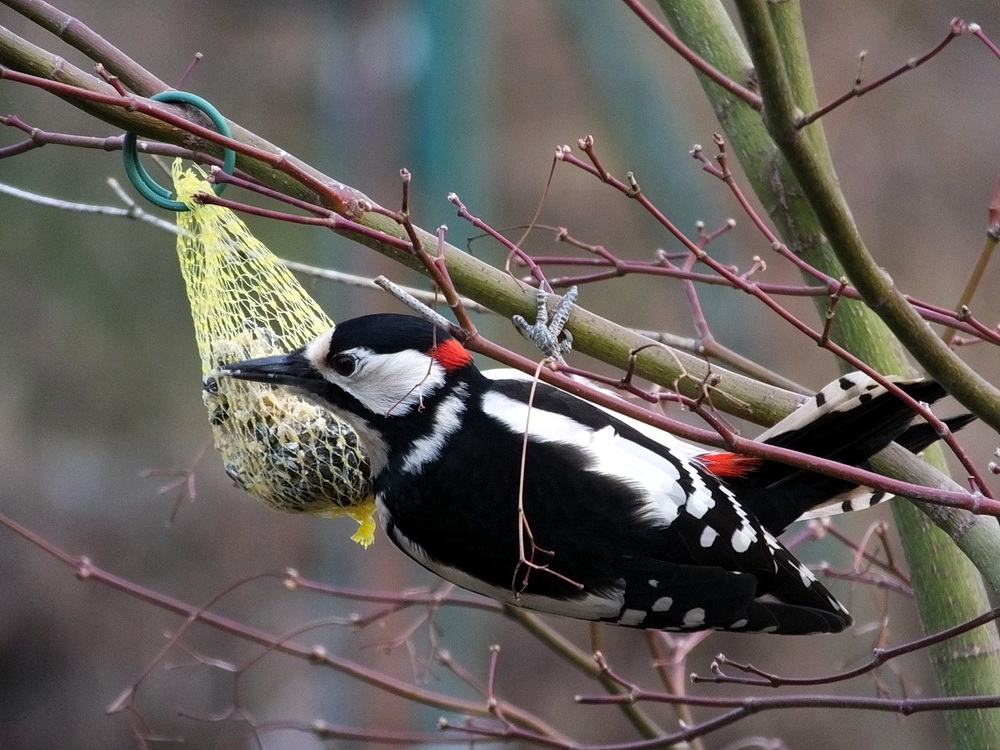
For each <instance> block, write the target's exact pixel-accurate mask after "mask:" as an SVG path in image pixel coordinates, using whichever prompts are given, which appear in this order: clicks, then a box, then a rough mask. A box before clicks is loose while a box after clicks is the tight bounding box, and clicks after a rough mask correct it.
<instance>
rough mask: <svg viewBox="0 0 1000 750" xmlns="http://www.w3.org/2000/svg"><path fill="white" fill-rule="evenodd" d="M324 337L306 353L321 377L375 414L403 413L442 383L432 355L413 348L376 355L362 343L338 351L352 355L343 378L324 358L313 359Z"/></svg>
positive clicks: (436, 363)
mask: <svg viewBox="0 0 1000 750" xmlns="http://www.w3.org/2000/svg"><path fill="white" fill-rule="evenodd" d="M324 337H327V335H326V334H324V335H323V336H321V337H320V338H319V339H317V340H316V341H314V342H313V343H312V344H310V345H309V348H308V349H306V356H307V357H309V360H310V361H311V362H312V363H313V364H315V365H317V367H318V368H319V369H320V371H321V372H322V373H323V377H324V378H326V379H327V380H328V381H330V382H331V383H333V385H335V386H337V387H338V388H340V389H341V390H342V391H344V392H345V393H347V394H348V395H350V396H353V397H354V398H356V399H357V400H358V401H360V402H361V403H362V404H363V405H364V406H365V407H366V408H367V409H368V410H369V411H371V412H372V413H374V414H378V415H380V416H383V417H388V416H393V417H403V416H406V415H407V414H409V413H410V412H412V411H413V410H414V409H416V408H418V407H419V406H420V404H421V402H422V401H423V399H424V398H427V397H429V396H430V395H432V394H433V393H434V392H435V391H437V389H438V388H440V387H441V386H442V385H443V384H444V380H445V371H444V368H443V367H441V365H440V364H439V363H438V362H437V361H435V360H434V358H433V357H430V356H428V355H426V354H424V353H423V352H418V351H415V350H412V349H406V350H404V351H401V352H393V353H392V354H376V353H375V352H373V351H372V350H371V349H368V348H366V347H362V346H358V347H355V348H353V349H348V350H346V351H343V352H340V353H341V354H348V355H351V356H353V357H354V358H355V359H356V361H357V367H356V368H355V370H354V372H353V373H351V374H350V375H348V376H346V377H345V376H343V375H339V374H337V373H336V372H334V371H333V370H331V369H330V367H329V366H328V365H327V364H326V362H325V361H322V363H321V364H318V363H317V362H316V357H317V356H321V355H320V354H319V352H321V351H323V349H322V346H323V338H324ZM327 338H328V337H327Z"/></svg>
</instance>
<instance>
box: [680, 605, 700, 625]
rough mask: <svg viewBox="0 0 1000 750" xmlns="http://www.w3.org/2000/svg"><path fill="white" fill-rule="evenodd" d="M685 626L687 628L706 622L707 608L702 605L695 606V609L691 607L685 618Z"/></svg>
mask: <svg viewBox="0 0 1000 750" xmlns="http://www.w3.org/2000/svg"><path fill="white" fill-rule="evenodd" d="M683 624H684V627H686V628H696V627H698V626H699V625H704V624H705V610H704V609H702V608H701V607H695V608H694V609H689V610H688V611H687V614H686V615H684V620H683Z"/></svg>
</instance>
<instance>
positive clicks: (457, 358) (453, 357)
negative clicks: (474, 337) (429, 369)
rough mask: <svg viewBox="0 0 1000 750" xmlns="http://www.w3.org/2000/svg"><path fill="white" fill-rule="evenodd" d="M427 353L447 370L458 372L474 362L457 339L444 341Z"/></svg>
mask: <svg viewBox="0 0 1000 750" xmlns="http://www.w3.org/2000/svg"><path fill="white" fill-rule="evenodd" d="M427 353H428V354H430V355H431V356H432V357H433V358H434V359H436V360H437V361H438V362H440V363H441V366H442V367H443V368H444V369H446V370H457V369H458V368H459V367H465V366H466V365H467V364H469V363H470V362H471V361H472V355H471V354H469V352H468V350H467V349H466V348H465V347H464V346H462V345H461V344H460V343H458V342H457V341H456V340H455V339H448V340H447V341H442V342H441V343H440V344H438V345H437V346H435V347H434V348H433V349H431V350H430V351H429V352H427Z"/></svg>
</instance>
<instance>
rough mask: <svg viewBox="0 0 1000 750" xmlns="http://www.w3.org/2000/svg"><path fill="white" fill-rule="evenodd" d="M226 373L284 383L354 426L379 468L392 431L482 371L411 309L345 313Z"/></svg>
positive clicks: (444, 334)
mask: <svg viewBox="0 0 1000 750" xmlns="http://www.w3.org/2000/svg"><path fill="white" fill-rule="evenodd" d="M219 373H220V374H222V375H228V376H230V377H234V378H240V379H242V380H253V381H257V382H261V383H270V384H273V385H283V386H287V387H289V388H292V389H293V390H295V391H297V392H298V393H300V394H302V395H303V396H305V397H306V398H308V399H309V400H311V401H312V402H314V403H317V404H319V405H321V406H324V407H326V408H328V409H330V410H331V411H333V412H334V413H336V414H337V415H338V416H340V417H342V418H343V419H345V420H346V421H348V422H349V423H351V425H352V426H354V427H355V429H356V430H357V432H358V434H359V435H360V437H361V439H362V441H363V442H364V443H365V447H366V448H367V449H368V451H369V453H370V458H371V459H372V464H373V467H372V468H373V470H374V471H375V473H377V472H378V469H379V466H378V464H379V463H380V459H381V458H382V456H381V455H380V454H383V453H384V446H385V441H386V439H387V432H389V431H391V430H392V429H393V426H394V424H400V423H405V422H408V421H410V420H409V419H408V418H411V417H413V416H414V415H416V414H418V413H420V412H421V411H423V410H424V408H425V407H426V406H427V405H429V404H432V403H433V402H435V401H436V400H437V399H439V398H440V396H441V395H442V394H443V393H445V392H446V391H449V390H451V387H452V386H453V385H454V384H455V383H456V382H459V381H461V380H463V379H466V378H468V377H474V375H472V373H477V374H478V371H477V370H476V368H475V365H473V364H472V355H471V354H470V353H469V352H468V351H467V350H466V349H465V347H463V346H462V345H461V344H460V343H459V342H458V341H457V340H456V339H455V338H454V337H452V336H451V335H450V334H449V333H448V332H447V331H445V330H444V329H442V328H438V327H436V326H434V325H433V324H431V323H428V322H427V321H425V320H422V319H421V318H416V317H413V316H410V315H390V314H383V315H365V316H362V317H359V318H353V319H351V320H345V321H344V322H342V323H340V324H339V325H337V326H336V327H334V328H331V329H330V330H329V331H326V332H325V333H323V334H321V335H319V336H318V337H317V338H315V339H314V340H313V341H312V342H310V343H309V344H306V345H305V346H303V347H299V348H298V349H295V350H294V351H291V352H289V353H288V354H283V355H279V356H276V357H262V358H260V359H249V360H245V361H243V362H234V363H232V364H227V365H223V366H222V367H220V368H219Z"/></svg>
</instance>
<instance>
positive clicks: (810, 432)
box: [220, 315, 968, 634]
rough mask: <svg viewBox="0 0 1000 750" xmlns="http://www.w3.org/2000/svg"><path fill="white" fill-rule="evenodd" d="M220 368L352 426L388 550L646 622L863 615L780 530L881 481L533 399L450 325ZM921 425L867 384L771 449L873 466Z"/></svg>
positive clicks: (836, 624) (790, 423)
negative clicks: (290, 393)
mask: <svg viewBox="0 0 1000 750" xmlns="http://www.w3.org/2000/svg"><path fill="white" fill-rule="evenodd" d="M220 374H222V375H229V376H231V377H236V378H242V379H245V380H254V381H260V382H265V383H272V384H274V385H281V386H287V387H290V388H292V389H294V390H295V391H298V392H299V393H301V394H304V395H305V396H307V397H308V398H310V399H311V400H312V401H314V402H316V403H318V404H320V405H322V406H325V407H327V408H328V409H330V410H331V411H333V412H334V413H336V414H337V415H339V416H341V417H342V418H343V419H344V420H346V421H348V422H349V423H351V424H352V425H353V426H354V428H355V429H356V431H357V433H358V435H359V436H360V438H361V440H362V442H363V444H364V446H365V448H366V450H367V452H368V455H369V458H370V461H371V468H372V479H373V483H374V488H375V493H376V502H377V504H378V507H379V511H380V516H381V520H382V523H383V526H384V528H385V530H386V532H387V533H388V535H389V537H390V539H392V541H393V542H394V543H395V544H396V545H397V546H398V547H399V548H400V549H401V550H402V551H403V552H405V553H406V554H407V555H409V556H410V557H412V558H413V559H414V560H416V561H417V562H419V563H420V564H421V565H423V566H425V567H426V568H428V569H430V570H431V571H433V572H434V573H436V574H438V575H440V576H441V577H443V578H446V579H448V580H449V581H452V582H454V583H456V584H458V585H459V586H462V587H463V588H467V589H470V590H472V591H476V592H479V593H481V594H485V595H487V596H490V597H493V598H494V599H497V600H499V601H502V602H508V603H512V604H517V605H520V606H524V607H527V608H530V609H534V610H538V611H542V612H549V613H553V614H557V615H564V616H568V617H574V618H578V619H582V620H598V621H603V622H611V623H616V624H618V625H625V626H631V627H638V628H651V629H662V630H677V631H693V630H702V629H706V628H713V629H718V630H733V631H752V632H769V633H782V634H805V633H833V632H839V631H841V630H843V629H844V628H846V627H848V626H849V625H850V624H851V616H850V614H849V613H848V612H847V610H846V609H845V608H844V607H843V605H841V604H840V602H838V601H837V600H836V599H835V598H834V597H833V595H831V594H830V592H829V591H827V589H826V587H824V586H823V585H822V584H821V583H820V582H818V581H817V580H816V579H815V577H814V576H813V574H812V573H811V572H810V571H809V570H808V569H807V568H806V567H805V566H804V565H803V564H802V563H800V562H799V561H798V560H796V558H795V557H794V556H793V555H792V554H791V553H790V552H789V551H788V550H787V549H786V548H785V547H784V546H783V545H782V544H781V542H779V541H778V539H777V538H776V536H777V535H778V534H780V533H781V532H782V531H783V530H784V529H785V527H786V526H788V524H790V523H791V522H792V521H794V520H796V519H797V518H798V517H799V516H800V515H801V514H803V513H804V512H805V511H807V510H809V509H811V508H813V507H814V506H816V505H819V504H820V503H823V502H824V501H827V500H830V499H831V498H834V497H849V496H850V495H851V493H852V492H853V493H854V495H858V494H859V493H863V494H866V495H867V496H868V497H869V498H871V496H872V495H873V493H871V491H870V490H869V491H867V492H865V491H864V490H863V488H857V487H852V486H851V485H850V484H849V483H847V482H845V481H842V480H838V479H833V478H830V477H827V476H823V475H819V474H815V473H812V472H808V471H804V470H801V469H798V468H795V467H791V466H787V465H784V464H780V463H776V462H771V461H758V460H754V459H751V460H748V459H747V458H746V457H742V456H736V455H734V454H730V453H723V452H717V451H712V450H708V449H705V448H701V447H698V446H695V445H692V444H689V443H685V442H683V441H681V440H679V439H677V438H675V437H673V436H672V435H670V434H668V433H666V432H662V431H660V430H657V429H654V428H652V427H649V426H647V425H644V424H642V423H640V422H638V421H635V420H631V419H628V418H626V417H622V416H620V415H616V414H614V413H612V412H610V411H607V410H604V409H602V408H599V407H597V406H595V405H593V404H591V403H589V402H587V401H584V400H582V399H579V398H577V397H575V396H572V395H570V394H568V393H566V392H564V391H561V390H559V389H557V388H553V387H551V386H548V385H546V384H544V383H538V384H537V385H536V386H535V390H534V395H533V397H532V396H531V395H530V394H531V390H532V383H531V382H530V379H529V380H528V381H526V380H524V379H523V377H521V378H518V377H504V376H492V377H489V376H487V375H486V374H484V373H481V372H480V371H479V370H478V369H477V368H476V366H475V365H474V364H473V361H472V355H471V354H470V353H469V352H468V351H467V350H466V349H465V348H464V347H463V346H462V345H461V344H460V343H459V342H458V341H457V340H456V339H455V338H453V337H452V336H450V335H449V334H448V333H447V332H446V331H445V330H443V329H441V328H437V327H435V326H434V325H432V324H431V323H428V322H425V321H424V320H422V319H420V318H415V317H411V316H406V315H367V316H364V317H360V318H355V319H353V320H346V321H344V322H342V323H340V324H339V325H338V326H336V328H334V329H332V330H330V331H328V332H326V333H324V334H323V335H321V336H319V337H318V338H317V339H315V340H314V341H313V342H311V343H310V344H308V345H307V346H304V347H301V348H299V349H296V350H294V351H292V352H290V353H289V354H287V355H283V356H277V357H267V358H263V359H255V360H247V361H244V362H237V363H233V364H228V365H224V366H223V367H222V368H221V369H220ZM900 386H901V387H902V388H903V389H904V390H905V391H906V392H907V393H908V394H909V395H911V396H913V397H914V398H915V399H917V400H919V401H924V402H933V401H935V400H937V399H939V398H940V397H941V396H943V395H944V391H943V390H942V389H941V387H940V386H938V385H937V384H936V383H933V382H930V381H911V382H901V383H900ZM529 401H530V406H529ZM913 421H914V414H913V412H912V411H911V410H910V409H909V407H907V406H906V405H904V404H903V403H902V402H901V401H900V400H899V399H897V398H896V397H895V396H893V395H891V394H889V393H887V392H886V391H885V389H884V388H882V387H881V386H879V385H877V384H876V383H875V382H874V381H872V380H870V379H868V378H866V377H864V376H861V375H860V374H855V375H853V376H847V377H843V378H841V379H839V380H837V381H835V382H834V383H832V384H830V385H829V386H827V387H826V388H825V389H823V391H821V392H820V393H818V394H816V396H814V397H813V398H812V399H810V400H809V401H808V402H806V403H805V404H804V405H803V406H802V407H800V408H799V409H798V410H797V411H795V412H793V413H792V414H791V415H790V416H789V417H787V418H786V419H785V420H784V421H782V422H781V423H779V424H778V425H776V426H775V427H773V428H772V429H770V430H768V431H767V432H766V433H764V434H763V435H762V436H761V438H760V439H761V440H763V441H764V442H765V443H770V444H772V445H780V446H783V447H786V448H792V449H795V450H800V451H803V452H806V453H811V454H814V455H818V456H822V457H825V458H830V459H834V460H837V461H840V462H843V463H847V464H854V465H857V464H863V463H864V462H865V461H866V460H867V459H868V458H869V457H870V456H871V455H872V454H874V453H876V452H877V451H879V450H881V449H882V448H884V447H885V446H886V445H888V444H889V443H890V442H892V441H893V440H896V441H899V442H900V443H901V444H903V445H905V446H906V447H908V448H909V449H911V450H914V451H917V450H921V449H923V448H924V447H926V446H927V445H928V444H930V443H931V442H933V440H935V439H936V435H935V434H934V432H933V431H932V430H931V429H930V427H929V426H928V425H927V424H926V423H923V422H917V423H916V424H912V423H913ZM966 421H968V419H967V418H966V417H961V418H957V419H955V420H952V421H951V422H950V426H951V427H952V428H954V429H957V428H958V427H961V426H962V425H963V424H965V422H966ZM525 433H527V441H526V443H525V439H524V437H525ZM877 498H878V496H877V495H876V496H875V497H874V499H877ZM519 510H520V511H523V514H519Z"/></svg>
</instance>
